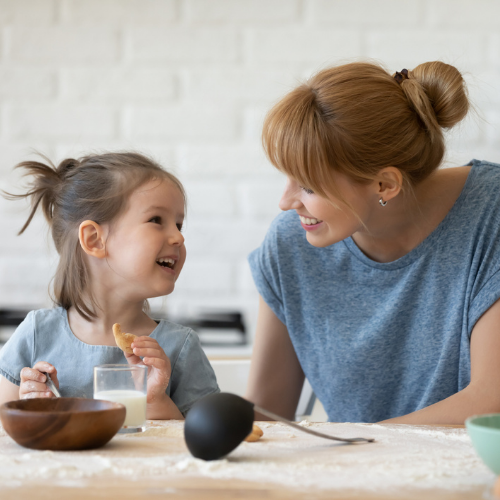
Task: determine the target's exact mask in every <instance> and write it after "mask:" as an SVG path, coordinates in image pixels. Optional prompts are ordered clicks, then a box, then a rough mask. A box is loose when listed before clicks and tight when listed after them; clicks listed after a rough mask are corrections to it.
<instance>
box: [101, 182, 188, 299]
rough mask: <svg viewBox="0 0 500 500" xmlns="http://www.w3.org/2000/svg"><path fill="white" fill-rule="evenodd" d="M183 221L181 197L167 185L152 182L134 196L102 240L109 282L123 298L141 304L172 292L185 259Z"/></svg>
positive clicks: (165, 183)
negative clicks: (146, 299) (109, 272)
mask: <svg viewBox="0 0 500 500" xmlns="http://www.w3.org/2000/svg"><path fill="white" fill-rule="evenodd" d="M183 222H184V198H183V196H182V194H181V192H180V191H179V189H178V188H177V187H176V186H175V185H174V184H173V183H171V182H170V181H168V180H155V181H150V182H148V183H146V184H144V185H143V186H140V187H139V188H138V189H137V190H136V191H135V192H133V193H132V195H131V196H130V199H129V201H128V205H127V208H126V210H125V212H124V214H123V215H121V216H120V217H119V218H118V220H117V221H116V222H115V223H114V224H113V225H112V226H111V228H110V231H109V235H108V238H107V241H106V253H107V263H108V265H109V266H110V268H111V269H112V270H113V271H114V273H113V275H112V276H113V278H112V279H113V280H116V281H117V283H115V285H116V284H118V285H119V287H123V288H122V289H120V291H121V290H123V296H124V297H125V296H127V298H129V299H131V300H138V301H140V300H144V299H145V298H151V297H159V296H162V295H168V294H169V293H171V292H172V291H173V289H174V286H175V281H176V280H177V278H178V277H179V274H180V272H181V270H182V266H183V265H184V261H185V260H186V247H185V246H184V237H183V236H182V234H181V229H182V225H183ZM115 288H116V286H115Z"/></svg>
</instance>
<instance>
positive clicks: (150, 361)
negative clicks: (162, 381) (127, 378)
mask: <svg viewBox="0 0 500 500" xmlns="http://www.w3.org/2000/svg"><path fill="white" fill-rule="evenodd" d="M142 361H143V363H144V364H145V365H147V366H152V367H154V368H157V369H158V370H161V371H165V370H166V369H167V367H168V363H167V362H166V361H165V360H164V359H162V358H143V360H142Z"/></svg>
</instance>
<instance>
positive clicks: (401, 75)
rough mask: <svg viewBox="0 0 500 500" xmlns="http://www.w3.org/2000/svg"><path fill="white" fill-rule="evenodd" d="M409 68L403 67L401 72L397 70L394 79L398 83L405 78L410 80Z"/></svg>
mask: <svg viewBox="0 0 500 500" xmlns="http://www.w3.org/2000/svg"><path fill="white" fill-rule="evenodd" d="M408 78H409V76H408V70H407V69H402V70H401V73H400V72H399V71H396V74H395V75H394V80H396V81H397V82H398V83H401V82H402V81H403V80H408Z"/></svg>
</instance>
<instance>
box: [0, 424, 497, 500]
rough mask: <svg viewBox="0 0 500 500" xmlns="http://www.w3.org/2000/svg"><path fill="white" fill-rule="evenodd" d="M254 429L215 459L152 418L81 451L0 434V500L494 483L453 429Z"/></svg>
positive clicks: (357, 493)
mask: <svg viewBox="0 0 500 500" xmlns="http://www.w3.org/2000/svg"><path fill="white" fill-rule="evenodd" d="M259 425H262V427H263V430H264V437H263V438H262V440H261V441H259V442H256V443H243V444H242V445H240V447H238V449H237V450H235V451H234V452H233V453H231V454H230V455H229V456H228V457H227V459H226V460H224V461H222V462H219V461H217V462H203V461H199V460H196V459H194V458H192V457H191V456H190V454H189V452H188V451H187V448H186V446H185V443H184V438H183V423H182V422H179V421H171V422H159V421H151V422H149V427H148V430H147V431H146V432H145V433H144V434H143V435H142V436H123V435H118V436H115V438H113V440H112V441H111V442H110V443H108V444H107V445H106V446H105V447H104V448H101V449H99V450H92V451H85V452H57V453H56V452H39V451H34V450H28V449H25V448H21V447H20V446H18V445H17V444H16V443H14V442H13V441H12V440H11V439H10V438H9V437H8V436H6V435H5V433H4V432H3V431H1V430H0V498H1V499H2V500H10V499H15V500H19V499H25V498H26V499H35V498H36V499H47V500H49V499H50V500H58V499H65V500H66V499H71V500H80V499H82V500H83V499H89V498H97V499H101V498H102V499H120V500H121V499H143V498H144V499H146V498H147V499H149V500H154V499H155V498H182V499H201V500H204V499H207V500H210V499H214V500H215V499H217V500H219V499H221V500H224V499H233V498H238V499H257V498H259V499H262V498H264V499H265V498H269V499H302V498H307V499H321V500H322V499H340V498H346V499H357V498H363V499H370V500H378V499H396V498H397V499H408V500H413V499H421V498H426V499H429V500H434V499H435V500H452V499H453V500H461V499H463V500H469V499H481V500H482V499H483V498H485V497H484V494H485V492H488V491H489V490H490V489H491V486H492V484H493V480H494V476H493V474H492V473H490V472H489V471H488V470H487V469H486V467H485V466H484V465H483V464H482V463H481V462H480V460H479V459H478V458H477V457H476V455H475V453H474V451H473V449H472V447H471V445H470V442H469V441H468V437H467V435H466V433H465V430H464V429H463V428H460V427H456V428H455V427H454V428H445V427H434V426H425V427H424V426H421V427H418V428H417V427H411V428H410V427H409V426H402V425H399V426H383V425H373V426H370V425H368V424H365V425H362V424H328V423H326V424H314V426H313V428H315V429H317V430H321V431H324V432H327V433H329V434H332V435H342V436H346V437H347V436H350V437H354V436H366V437H375V438H376V439H377V442H376V443H374V444H369V445H368V444H363V445H342V444H336V443H333V442H330V441H327V440H321V439H319V438H315V437H312V436H310V435H307V434H302V433H300V432H299V431H296V430H294V429H290V428H288V427H285V426H284V425H282V424H279V423H271V422H266V423H262V424H259ZM304 425H306V426H308V425H309V424H307V423H304ZM433 460H435V463H433V462H432V461H433ZM405 461H406V463H403V462H405ZM412 467H414V469H413V468H412ZM413 470H415V473H413V472H412V471H413ZM398 476H399V477H398Z"/></svg>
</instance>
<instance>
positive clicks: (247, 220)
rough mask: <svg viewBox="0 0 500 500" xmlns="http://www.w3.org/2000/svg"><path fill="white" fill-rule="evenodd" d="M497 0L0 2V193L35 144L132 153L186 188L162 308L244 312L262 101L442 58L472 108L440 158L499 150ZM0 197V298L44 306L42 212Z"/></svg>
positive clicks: (258, 200)
mask: <svg viewBox="0 0 500 500" xmlns="http://www.w3.org/2000/svg"><path fill="white" fill-rule="evenodd" d="M499 18H500V3H499V2H498V1H497V0H474V1H473V0H404V1H401V0H0V189H10V190H15V189H16V187H17V186H19V183H20V181H21V179H20V178H19V172H12V170H11V169H12V166H13V165H14V164H15V163H17V162H19V161H21V160H23V159H26V158H27V157H28V155H29V154H30V151H31V150H32V149H37V150H40V151H42V152H44V153H46V154H48V155H49V156H50V157H52V158H54V160H55V161H56V160H60V159H62V158H64V157H67V156H71V155H74V156H77V155H80V154H83V153H85V152H88V151H100V150H106V149H107V150H110V149H111V150H112V149H139V150H141V151H143V152H146V153H148V154H151V155H152V156H154V157H155V158H156V159H158V160H159V161H160V162H162V164H163V165H165V166H166V167H167V168H170V169H171V170H173V171H174V172H176V173H177V174H178V175H179V176H180V178H181V179H182V181H183V182H184V183H185V185H186V188H187V190H188V202H189V216H188V220H187V227H186V232H185V236H186V244H187V248H188V260H187V263H186V267H185V269H184V271H183V275H182V276H181V278H180V280H179V282H178V284H177V287H176V291H175V292H174V294H172V295H171V296H169V297H168V298H167V299H166V301H162V300H156V301H154V304H155V306H156V307H159V306H162V304H165V307H167V308H168V309H169V310H170V311H171V312H172V313H174V314H181V315H186V314H189V313H191V312H195V311H196V310H197V309H200V308H211V307H212V308H213V307H215V308H220V309H232V308H234V309H239V310H241V311H243V312H244V313H245V314H247V317H248V320H249V322H250V326H251V327H252V325H253V323H254V320H255V311H256V303H257V301H256V293H255V290H254V287H253V284H252V280H251V276H250V273H249V270H248V266H247V264H246V262H245V258H246V255H247V254H248V253H249V252H250V251H251V250H252V249H253V248H255V247H256V246H258V244H259V243H260V242H261V241H262V238H263V237H264V235H265V232H266V229H267V227H268V225H269V223H270V221H271V220H272V219H273V217H274V216H275V215H276V214H277V213H278V211H279V210H278V207H277V204H278V200H279V195H280V191H281V188H282V185H283V179H282V177H281V176H280V174H279V173H277V172H276V171H275V170H274V169H273V168H272V167H270V166H269V164H268V162H267V160H266V159H265V157H264V155H263V152H262V149H261V146H260V131H261V125H262V120H263V118H264V115H265V113H266V111H267V110H268V109H269V107H270V106H271V105H272V103H273V102H275V101H276V100H277V99H278V98H279V97H280V96H281V95H283V94H284V93H286V92H287V91H288V90H289V89H290V88H292V87H293V86H294V85H296V84H297V83H298V82H299V81H300V80H301V78H304V77H306V76H308V75H310V74H311V73H312V72H314V71H317V70H318V69H320V68H322V67H324V66H327V65H330V64H335V63H339V62H345V61H351V60H358V59H363V58H373V59H376V60H377V61H380V62H382V63H383V64H384V65H385V66H386V67H387V68H388V69H389V70H390V71H396V70H401V69H402V68H404V67H408V68H411V67H412V66H414V65H417V64H419V63H421V62H424V61H425V60H434V59H443V60H445V61H446V62H450V63H452V64H456V65H457V66H458V67H459V69H460V70H462V71H463V72H464V73H466V78H467V81H468V83H469V88H470V94H471V98H472V101H473V103H474V104H475V105H476V107H477V109H478V113H477V114H471V116H470V118H469V119H467V120H466V121H465V122H464V123H463V125H461V126H460V127H459V128H457V129H456V130H454V131H452V133H450V134H449V135H450V137H449V145H450V150H449V152H448V161H449V163H453V162H457V163H464V162H466V161H468V160H469V159H470V158H472V157H475V158H487V159H491V160H493V161H500V133H499V132H500V23H499V22H498V19H499ZM23 207H24V205H23V203H22V202H21V203H19V204H16V203H14V202H7V201H4V200H2V199H0V234H1V235H2V237H1V238H0V307H4V306H14V305H17V306H23V305H28V306H34V307H36V306H43V305H48V304H50V300H49V298H48V295H47V287H48V282H49V280H50V277H51V275H52V273H53V270H54V265H55V262H56V256H55V254H54V251H53V250H52V249H51V246H50V245H49V244H48V243H47V240H46V236H45V234H46V229H45V226H44V222H43V219H42V218H41V217H37V218H36V219H35V221H34V224H33V227H32V228H30V229H28V231H27V233H26V234H25V235H23V236H21V237H17V236H16V232H17V231H18V229H19V228H20V227H21V225H22V223H23V222H24V219H25V217H26V215H27V209H26V207H24V208H23Z"/></svg>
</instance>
